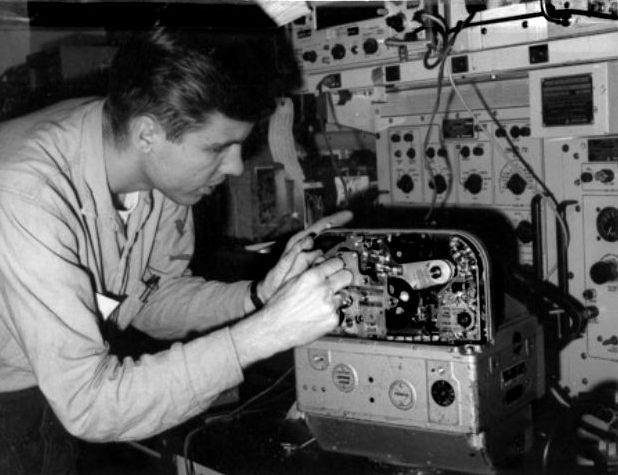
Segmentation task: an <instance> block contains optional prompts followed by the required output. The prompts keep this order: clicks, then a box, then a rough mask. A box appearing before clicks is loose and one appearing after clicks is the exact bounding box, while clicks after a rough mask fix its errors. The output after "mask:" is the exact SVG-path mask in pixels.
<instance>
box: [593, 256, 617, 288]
mask: <svg viewBox="0 0 618 475" xmlns="http://www.w3.org/2000/svg"><path fill="white" fill-rule="evenodd" d="M617 277H618V267H617V266H616V262H614V261H599V262H596V263H595V264H593V265H592V267H591V268H590V278H591V279H592V281H593V282H594V283H595V284H605V283H606V282H611V281H613V280H616V278H617Z"/></svg>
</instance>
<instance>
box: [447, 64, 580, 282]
mask: <svg viewBox="0 0 618 475" xmlns="http://www.w3.org/2000/svg"><path fill="white" fill-rule="evenodd" d="M450 79H451V81H452V82H451V85H454V84H455V83H454V80H453V78H452V76H450ZM472 88H473V89H474V91H475V92H476V95H477V97H478V98H479V101H480V102H481V104H482V106H483V108H484V109H485V111H486V112H487V114H488V115H489V117H490V118H491V120H492V122H493V123H494V124H495V125H496V127H498V128H499V129H504V127H503V126H502V124H501V122H500V121H499V120H498V118H497V117H496V115H495V114H494V113H493V111H492V110H491V108H490V107H489V104H487V101H486V100H485V98H484V97H483V95H482V93H481V91H480V90H479V88H478V86H477V84H476V83H472ZM454 90H455V92H456V93H457V94H458V97H459V99H460V100H461V101H462V103H463V104H464V107H466V109H467V110H468V111H470V109H469V108H468V106H467V104H466V103H465V101H464V100H463V97H462V96H461V93H460V92H459V91H458V89H457V87H456V86H455V87H454ZM481 130H482V131H483V132H484V133H485V134H487V136H488V137H489V139H490V140H491V141H492V142H493V143H494V144H495V143H497V140H496V139H495V138H494V137H493V135H491V134H489V133H488V132H487V131H486V130H485V129H481ZM505 139H506V141H507V143H508V144H509V147H511V150H512V151H513V154H514V155H515V157H516V158H517V160H518V161H519V163H520V164H521V165H523V166H524V168H525V170H526V172H527V173H528V174H529V176H531V177H532V178H533V180H534V181H533V182H530V181H529V180H528V182H529V183H531V184H533V185H535V184H536V185H538V187H540V190H541V192H540V194H541V196H542V198H543V201H545V203H546V204H547V205H548V207H549V208H550V209H551V210H552V212H553V213H554V216H555V217H556V220H557V221H558V225H559V226H560V228H561V232H562V236H563V237H564V250H565V251H566V250H567V249H568V247H569V243H570V232H569V227H568V224H567V222H566V221H565V219H564V217H563V216H562V214H561V213H560V211H559V208H560V206H559V204H558V201H557V200H556V197H555V196H554V194H553V193H552V191H551V190H550V189H549V188H548V187H547V185H546V184H545V182H544V181H543V180H541V178H540V177H539V176H538V175H537V173H536V172H535V171H534V169H533V168H532V166H531V165H530V164H529V163H528V162H527V161H526V160H525V159H524V157H523V156H522V155H521V153H520V152H519V148H518V147H517V146H516V145H515V144H514V143H513V141H512V140H511V137H509V135H508V134H505ZM498 148H499V150H501V152H502V155H503V156H504V158H505V159H506V160H507V161H508V162H509V163H515V164H516V163H517V162H515V161H512V158H511V157H509V156H508V155H507V154H506V153H505V152H504V151H503V150H502V148H501V146H500V145H499V143H498ZM515 169H517V165H515ZM525 176H526V174H524V177H525ZM535 188H536V186H535ZM554 271H555V267H554V269H550V270H549V271H548V275H551V274H553V272H554Z"/></svg>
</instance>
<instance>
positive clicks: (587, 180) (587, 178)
mask: <svg viewBox="0 0 618 475" xmlns="http://www.w3.org/2000/svg"><path fill="white" fill-rule="evenodd" d="M579 178H580V180H581V181H582V182H584V183H590V182H591V181H592V180H593V178H594V177H593V176H592V173H590V172H583V173H582V174H581V175H580V176H579Z"/></svg>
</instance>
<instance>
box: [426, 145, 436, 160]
mask: <svg viewBox="0 0 618 475" xmlns="http://www.w3.org/2000/svg"><path fill="white" fill-rule="evenodd" d="M425 155H427V157H429V158H433V157H435V156H436V151H435V150H434V148H433V147H429V148H428V149H427V151H426V152H425Z"/></svg>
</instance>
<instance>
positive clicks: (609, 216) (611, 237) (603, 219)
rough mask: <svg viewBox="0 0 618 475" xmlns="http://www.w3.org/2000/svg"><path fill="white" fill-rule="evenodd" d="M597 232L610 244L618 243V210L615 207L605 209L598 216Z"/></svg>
mask: <svg viewBox="0 0 618 475" xmlns="http://www.w3.org/2000/svg"><path fill="white" fill-rule="evenodd" d="M597 231H598V232H599V235H600V236H601V237H602V238H603V239H605V240H606V241H609V242H616V241H618V209H617V208H614V207H613V206H607V207H606V208H603V209H602V210H601V211H600V212H599V214H598V216H597Z"/></svg>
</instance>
